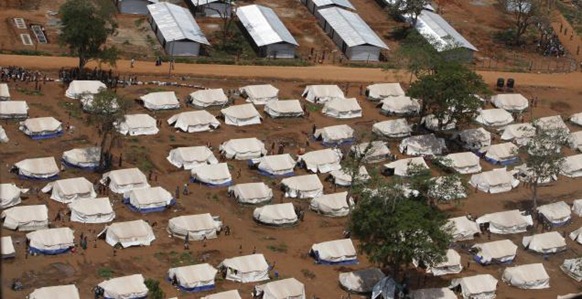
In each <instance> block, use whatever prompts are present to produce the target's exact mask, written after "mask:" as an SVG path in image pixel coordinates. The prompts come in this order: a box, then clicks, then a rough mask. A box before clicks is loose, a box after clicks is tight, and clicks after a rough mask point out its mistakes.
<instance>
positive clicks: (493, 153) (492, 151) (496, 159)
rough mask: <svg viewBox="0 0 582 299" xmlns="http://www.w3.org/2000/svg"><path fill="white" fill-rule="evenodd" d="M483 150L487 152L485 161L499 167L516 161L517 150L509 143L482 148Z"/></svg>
mask: <svg viewBox="0 0 582 299" xmlns="http://www.w3.org/2000/svg"><path fill="white" fill-rule="evenodd" d="M484 150H485V151H487V153H486V154H485V160H487V161H488V162H491V163H494V164H501V165H506V164H510V163H513V162H515V161H517V159H518V157H517V155H518V154H519V152H518V151H519V148H518V147H517V146H516V145H515V144H513V143H511V142H505V143H498V144H493V145H491V146H489V147H487V148H484Z"/></svg>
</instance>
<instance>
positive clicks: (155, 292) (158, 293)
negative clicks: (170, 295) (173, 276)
mask: <svg viewBox="0 0 582 299" xmlns="http://www.w3.org/2000/svg"><path fill="white" fill-rule="evenodd" d="M145 285H146V286H147V287H148V290H149V291H150V292H149V294H148V298H151V299H164V298H166V294H165V293H164V291H162V289H161V288H160V282H159V281H157V280H154V279H151V278H148V279H146V280H145Z"/></svg>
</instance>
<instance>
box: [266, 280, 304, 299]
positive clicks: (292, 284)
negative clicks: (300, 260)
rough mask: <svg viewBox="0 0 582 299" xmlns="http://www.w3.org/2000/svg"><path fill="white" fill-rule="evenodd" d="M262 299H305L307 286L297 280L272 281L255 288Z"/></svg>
mask: <svg viewBox="0 0 582 299" xmlns="http://www.w3.org/2000/svg"><path fill="white" fill-rule="evenodd" d="M255 293H256V294H258V295H259V296H261V297H260V298H262V299H291V298H293V299H305V298H306V296H305V286H304V285H303V284H302V283H301V282H299V280H297V279H295V278H286V279H282V280H277V281H271V282H268V283H266V284H262V285H258V286H255Z"/></svg>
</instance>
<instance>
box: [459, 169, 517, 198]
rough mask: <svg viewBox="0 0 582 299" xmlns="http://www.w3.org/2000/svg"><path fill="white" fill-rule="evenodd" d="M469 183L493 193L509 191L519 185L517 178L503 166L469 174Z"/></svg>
mask: <svg viewBox="0 0 582 299" xmlns="http://www.w3.org/2000/svg"><path fill="white" fill-rule="evenodd" d="M469 184H470V185H471V186H473V187H475V188H477V189H479V190H481V191H483V192H487V193H492V194H494V193H501V192H509V191H511V189H513V188H515V187H517V186H518V185H519V180H517V179H516V178H515V177H513V173H512V172H509V171H507V169H505V167H504V168H498V169H493V170H490V171H485V172H481V173H476V174H474V175H472V176H471V179H470V180H469Z"/></svg>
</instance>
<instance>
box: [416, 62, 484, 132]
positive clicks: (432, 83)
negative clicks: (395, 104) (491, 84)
mask: <svg viewBox="0 0 582 299" xmlns="http://www.w3.org/2000/svg"><path fill="white" fill-rule="evenodd" d="M477 94H480V95H486V94H489V88H488V86H487V84H486V83H485V82H484V81H483V78H482V77H481V76H480V75H478V74H477V73H475V72H473V71H472V70H470V69H468V68H467V67H465V66H463V65H461V64H458V63H454V62H449V63H445V64H440V65H438V66H437V67H436V69H435V71H434V73H432V74H428V75H423V76H421V77H420V78H419V79H418V80H417V81H415V82H413V83H412V85H411V86H410V88H409V90H408V95H409V96H410V97H412V98H416V99H420V100H421V107H420V113H419V114H420V117H419V123H420V121H421V120H422V118H423V117H424V116H427V115H429V114H433V115H434V117H435V118H436V119H437V120H438V128H439V129H440V128H444V127H446V126H447V125H449V124H451V123H456V124H462V123H467V122H470V121H472V120H473V119H474V117H475V115H476V113H477V111H478V109H479V108H480V107H481V101H480V100H479V99H478V98H477V97H476V96H475V95H477Z"/></svg>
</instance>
